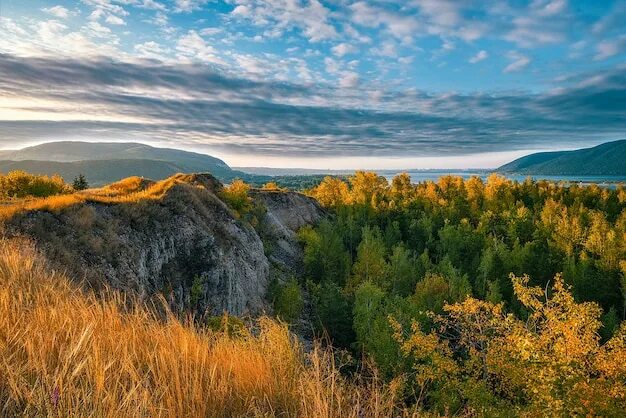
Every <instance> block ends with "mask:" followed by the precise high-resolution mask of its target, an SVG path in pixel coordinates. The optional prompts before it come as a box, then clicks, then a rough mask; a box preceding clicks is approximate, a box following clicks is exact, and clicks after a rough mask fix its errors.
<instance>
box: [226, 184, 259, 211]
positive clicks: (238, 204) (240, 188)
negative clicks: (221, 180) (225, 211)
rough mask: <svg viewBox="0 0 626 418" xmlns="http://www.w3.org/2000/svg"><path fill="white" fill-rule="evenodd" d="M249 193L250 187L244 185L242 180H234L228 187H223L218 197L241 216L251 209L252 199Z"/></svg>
mask: <svg viewBox="0 0 626 418" xmlns="http://www.w3.org/2000/svg"><path fill="white" fill-rule="evenodd" d="M249 191H250V185H248V184H246V183H244V181H243V180H235V181H233V182H232V183H231V184H230V185H228V186H225V187H224V189H223V190H222V191H221V193H220V195H221V198H222V199H223V200H224V201H225V202H226V203H227V204H228V205H229V206H230V207H231V208H233V209H234V210H235V211H237V213H238V214H239V215H240V216H241V215H245V214H246V213H248V212H249V211H250V209H252V199H250V196H249V193H248V192H249Z"/></svg>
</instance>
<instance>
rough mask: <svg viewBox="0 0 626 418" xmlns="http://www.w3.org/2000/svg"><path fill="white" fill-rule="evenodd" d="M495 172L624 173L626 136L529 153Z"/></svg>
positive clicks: (604, 174)
mask: <svg viewBox="0 0 626 418" xmlns="http://www.w3.org/2000/svg"><path fill="white" fill-rule="evenodd" d="M496 171H497V172H500V173H515V174H528V175H548V176H559V175H563V176H577V175H580V176H626V139H622V140H619V141H612V142H605V143H604V144H600V145H597V146H595V147H591V148H583V149H578V150H573V151H554V152H539V153H535V154H530V155H526V156H524V157H521V158H518V159H517V160H514V161H512V162H510V163H508V164H505V165H503V166H501V167H499V168H498V169H496Z"/></svg>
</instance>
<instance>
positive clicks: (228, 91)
mask: <svg viewBox="0 0 626 418" xmlns="http://www.w3.org/2000/svg"><path fill="white" fill-rule="evenodd" d="M625 22H626V1H623V0H615V1H610V0H602V1H599V0H592V1H583V0H581V1H574V0H569V1H568V0H529V1H522V0H509V1H492V0H484V1H471V0H379V1H363V0H358V1H352V0H328V1H322V0H226V1H222V0H208V1H207V0H168V1H166V0H81V1H65V0H54V1H40V0H0V149H15V148H20V147H23V146H27V145H33V144H38V143H42V142H47V141H55V140H87V141H125V142H128V141H136V142H143V143H148V144H152V145H156V146H168V147H175V148H182V149H188V150H195V151H199V152H204V153H209V154H211V155H214V156H217V157H220V158H222V159H224V160H225V161H226V162H227V163H229V164H230V165H232V166H272V167H303V168H333V169H352V168H372V169H375V168H381V169H382V168H387V169H389V168H470V167H472V168H479V167H495V166H498V165H500V164H503V163H505V162H508V161H510V160H512V159H514V158H516V157H519V156H522V155H524V154H527V153H529V152H534V151H540V150H560V149H575V148H582V147H587V146H592V145H596V144H599V143H602V142H606V141H610V140H616V139H624V138H626V23H625Z"/></svg>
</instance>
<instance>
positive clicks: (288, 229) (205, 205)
mask: <svg viewBox="0 0 626 418" xmlns="http://www.w3.org/2000/svg"><path fill="white" fill-rule="evenodd" d="M130 183H132V182H130ZM125 187H129V186H128V185H125V183H124V182H122V183H120V185H112V186H109V188H107V189H104V192H98V193H99V194H98V193H96V195H94V196H88V197H83V198H81V200H79V201H78V202H73V203H71V204H65V205H63V204H59V205H57V206H55V207H52V208H44V209H40V210H27V211H21V212H18V213H16V214H14V215H12V216H10V217H8V218H7V219H5V220H4V233H5V235H8V236H10V237H12V236H26V237H28V238H30V239H32V240H33V241H34V242H35V243H36V244H37V246H38V247H39V248H41V249H42V250H43V251H44V253H45V254H46V255H47V257H48V258H49V259H50V260H51V261H52V262H54V263H55V264H56V265H57V266H59V267H60V268H64V269H66V270H67V271H68V273H70V275H72V276H73V277H76V278H78V279H84V280H85V281H86V282H87V283H89V285H90V286H92V287H96V288H99V287H103V286H108V287H113V288H115V289H121V290H125V291H132V292H136V293H137V294H139V295H140V296H141V297H142V298H144V299H149V298H151V297H153V296H155V295H163V296H164V297H165V299H166V300H167V301H168V303H169V304H170V305H171V307H172V308H173V309H175V310H178V311H182V310H190V311H196V312H198V313H205V312H208V313H211V314H220V313H222V312H223V311H228V312H230V313H232V314H234V315H246V314H251V315H255V314H259V313H261V312H263V311H264V310H266V309H267V304H266V301H265V299H264V297H265V294H266V290H267V286H268V284H269V282H270V279H271V277H270V265H271V264H275V265H280V266H281V270H282V271H285V269H286V270H287V271H289V272H291V273H293V274H298V268H299V267H298V266H299V263H300V259H301V249H300V246H299V244H298V243H297V241H296V237H295V232H296V231H297V229H299V228H300V227H301V226H303V225H304V224H308V223H315V222H317V221H318V220H319V219H320V218H321V217H322V216H323V211H322V210H321V208H320V207H319V206H318V205H317V203H316V202H315V201H314V200H313V199H310V198H308V197H306V196H304V195H301V194H298V193H292V192H269V191H268V192H265V191H258V190H257V191H254V192H253V193H252V194H251V195H252V197H253V198H254V199H255V200H256V201H257V202H258V203H259V204H260V205H261V206H262V207H265V208H266V210H265V211H264V213H263V214H262V215H259V216H260V217H261V219H259V220H258V222H257V224H258V226H257V229H255V228H253V227H252V226H251V225H250V223H248V222H246V221H244V220H242V219H239V217H238V216H237V214H236V213H235V212H234V211H233V210H232V209H231V208H229V207H228V206H227V204H226V203H224V202H223V201H222V200H221V199H220V197H219V196H220V190H221V188H222V185H221V183H220V182H219V181H218V180H217V179H215V178H214V177H213V176H211V175H209V174H197V175H177V176H174V177H172V178H170V179H167V180H165V181H162V182H158V183H154V182H149V181H142V182H141V184H140V185H136V186H133V187H136V188H137V190H132V193H129V194H128V196H125V195H124V196H122V197H119V196H116V197H115V198H108V197H107V198H104V197H102V196H103V195H104V196H108V195H107V194H106V193H109V192H111V191H115V190H119V189H123V188H125ZM264 247H265V248H264ZM267 248H271V249H273V251H272V253H271V254H266V251H267Z"/></svg>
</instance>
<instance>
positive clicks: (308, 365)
mask: <svg viewBox="0 0 626 418" xmlns="http://www.w3.org/2000/svg"><path fill="white" fill-rule="evenodd" d="M125 306H128V304H126V303H124V300H123V298H122V297H121V296H120V295H116V294H114V293H112V294H111V295H109V296H108V297H104V298H97V297H95V296H94V295H92V294H87V293H85V292H83V291H81V290H79V289H78V288H77V287H76V286H74V285H73V284H71V283H70V281H69V280H68V279H67V278H66V277H65V276H64V275H63V274H59V273H55V272H53V271H51V270H50V268H49V266H48V265H47V263H46V262H45V261H44V260H43V259H42V258H41V256H40V254H39V253H38V252H37V251H36V250H35V249H34V248H33V247H32V246H31V245H29V244H28V243H24V242H17V241H7V240H2V241H0V415H2V416H16V415H27V416H63V417H67V416H80V417H89V416H94V417H140V416H141V417H148V416H149V417H159V416H168V417H208V416H211V417H214V416H304V417H362V416H391V415H404V414H406V412H402V411H400V410H398V409H395V401H394V397H393V396H392V395H391V393H392V391H391V390H389V389H388V388H385V387H383V386H382V385H381V384H380V383H379V382H378V381H377V380H375V379H369V380H361V381H360V383H358V384H357V383H356V382H353V381H347V380H346V379H344V378H343V377H342V376H341V375H340V374H339V372H338V370H337V367H335V365H334V363H333V357H332V355H331V354H330V353H329V352H327V351H324V350H321V349H316V350H314V351H313V352H311V353H308V354H305V353H304V352H303V350H302V348H301V347H300V345H299V344H298V342H297V341H296V340H294V338H293V337H292V336H291V335H290V333H289V332H288V330H287V329H286V328H285V327H284V326H283V325H280V324H277V323H276V322H274V321H272V320H270V319H267V318H265V319H261V320H260V321H259V328H260V331H259V332H258V333H255V335H253V334H251V333H247V332H245V333H244V335H241V336H229V335H228V334H227V333H215V332H211V331H207V330H201V329H198V328H196V327H194V326H193V325H189V324H185V323H181V322H180V321H179V320H177V319H175V318H174V317H172V316H171V315H168V318H167V319H162V318H157V317H156V316H155V315H154V314H153V313H151V311H150V310H148V309H146V308H145V307H144V308H141V307H140V308H133V309H128V308H125Z"/></svg>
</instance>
